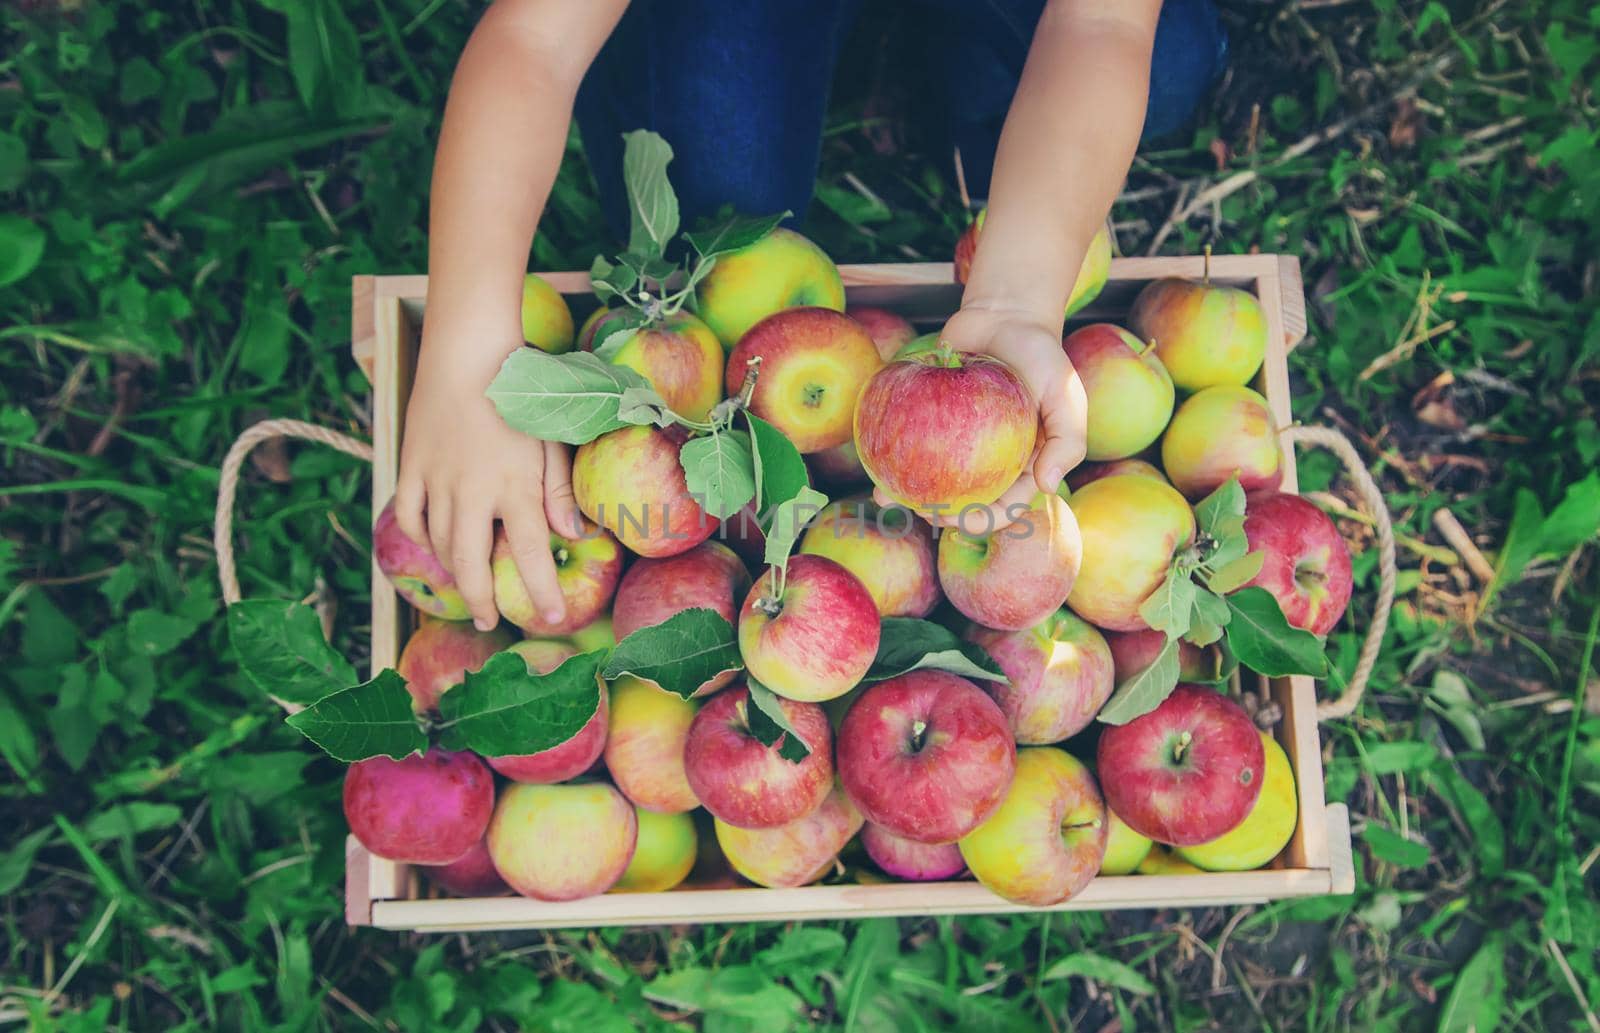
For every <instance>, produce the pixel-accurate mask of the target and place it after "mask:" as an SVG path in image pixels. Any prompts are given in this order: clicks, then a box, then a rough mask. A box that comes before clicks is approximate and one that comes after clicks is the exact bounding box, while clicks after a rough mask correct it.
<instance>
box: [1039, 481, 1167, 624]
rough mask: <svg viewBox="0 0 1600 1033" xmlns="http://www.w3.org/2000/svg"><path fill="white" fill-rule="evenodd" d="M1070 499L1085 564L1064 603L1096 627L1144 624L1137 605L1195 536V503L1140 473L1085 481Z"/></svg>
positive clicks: (1161, 580)
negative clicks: (1193, 504)
mask: <svg viewBox="0 0 1600 1033" xmlns="http://www.w3.org/2000/svg"><path fill="white" fill-rule="evenodd" d="M1067 505H1069V506H1070V507H1072V512H1073V515H1074V516H1076V517H1077V519H1078V531H1079V533H1080V535H1081V536H1082V538H1083V564H1082V566H1081V567H1080V568H1079V569H1078V579H1077V581H1075V582H1073V585H1072V592H1071V594H1069V595H1068V596H1067V605H1068V606H1070V607H1072V610H1073V612H1074V613H1076V614H1077V615H1078V616H1080V617H1082V618H1083V619H1084V620H1086V621H1088V622H1089V623H1090V624H1093V625H1095V626H1097V627H1100V628H1106V629H1109V630H1112V631H1133V630H1137V629H1141V628H1148V627H1149V624H1147V623H1145V620H1144V618H1143V617H1140V616H1139V607H1140V606H1141V605H1143V603H1144V601H1145V600H1146V599H1148V598H1149V597H1150V594H1151V593H1152V592H1154V591H1155V590H1156V589H1157V588H1160V587H1161V584H1162V582H1163V581H1165V580H1166V577H1167V571H1168V570H1169V569H1171V567H1172V560H1173V557H1174V556H1175V555H1176V554H1177V553H1178V551H1179V550H1181V549H1184V548H1187V547H1188V546H1189V543H1190V542H1191V541H1193V539H1194V532H1195V522H1194V510H1192V509H1190V508H1189V503H1188V502H1186V501H1185V500H1184V498H1183V496H1182V495H1179V494H1178V492H1177V491H1176V490H1175V489H1173V488H1172V487H1170V486H1168V485H1166V484H1163V483H1162V482H1160V481H1157V480H1154V479H1153V478H1150V477H1145V476H1142V475H1139V474H1121V475H1118V476H1115V477H1104V478H1101V479H1100V480H1098V481H1093V482H1091V483H1089V484H1086V485H1084V486H1083V487H1082V488H1080V489H1078V490H1077V491H1075V492H1073V493H1072V498H1071V499H1070V500H1068V502H1067Z"/></svg>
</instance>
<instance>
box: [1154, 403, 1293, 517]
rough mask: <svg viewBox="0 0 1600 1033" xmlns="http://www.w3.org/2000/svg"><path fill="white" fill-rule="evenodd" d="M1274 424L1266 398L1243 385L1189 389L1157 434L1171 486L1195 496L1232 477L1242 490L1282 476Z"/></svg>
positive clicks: (1274, 481) (1261, 486) (1264, 485)
mask: <svg viewBox="0 0 1600 1033" xmlns="http://www.w3.org/2000/svg"><path fill="white" fill-rule="evenodd" d="M1282 463H1283V453H1282V446H1281V445H1280V444H1279V443H1278V425H1277V421H1276V420H1274V419H1273V417H1272V410H1271V409H1270V408H1269V407H1268V406H1267V400H1266V399H1265V398H1263V397H1261V396H1260V395H1259V394H1257V393H1256V392H1255V391H1252V390H1251V389H1250V388H1248V387H1233V386H1224V387H1208V388H1203V389H1202V390H1200V391H1197V392H1195V393H1194V394H1192V395H1190V396H1189V397H1188V398H1187V399H1186V400H1185V401H1184V403H1183V404H1182V405H1180V406H1178V411H1177V412H1175V413H1173V414H1172V422H1171V423H1170V424H1168V425H1167V432H1166V434H1164V435H1163V436H1162V438H1161V465H1162V466H1163V467H1164V468H1165V469H1166V471H1167V476H1168V477H1169V478H1171V480H1172V485H1173V487H1175V488H1177V489H1178V490H1179V491H1181V492H1183V494H1184V495H1185V496H1187V497H1188V498H1190V499H1193V500H1195V501H1199V500H1200V499H1203V498H1205V497H1206V496H1207V495H1209V494H1211V493H1212V492H1213V491H1215V490H1216V489H1218V488H1220V487H1222V486H1223V485H1224V484H1226V483H1228V480H1229V479H1230V478H1233V477H1237V478H1239V484H1240V486H1241V487H1243V488H1244V490H1245V491H1247V492H1251V491H1261V490H1266V489H1272V488H1276V487H1277V486H1278V483H1279V482H1280V481H1281V480H1283V469H1282Z"/></svg>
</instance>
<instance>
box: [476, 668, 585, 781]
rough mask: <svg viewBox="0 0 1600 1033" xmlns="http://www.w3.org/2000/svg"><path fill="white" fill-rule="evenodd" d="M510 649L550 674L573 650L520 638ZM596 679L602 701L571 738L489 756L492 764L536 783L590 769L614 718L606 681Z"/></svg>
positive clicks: (510, 775) (538, 670) (513, 777)
mask: <svg viewBox="0 0 1600 1033" xmlns="http://www.w3.org/2000/svg"><path fill="white" fill-rule="evenodd" d="M511 651H512V652H514V653H520V654H521V655H522V658H523V660H524V661H525V662H526V663H527V665H528V670H530V671H533V672H534V673H536V674H549V673H550V672H551V671H553V670H555V669H556V668H557V667H559V666H561V663H562V661H564V660H565V659H566V658H567V657H568V656H571V655H573V652H574V651H573V649H572V647H570V646H568V645H566V644H565V643H561V642H541V641H538V640H536V639H529V640H527V641H525V642H518V643H517V644H516V645H514V646H512V647H511ZM562 653H565V656H563V655H562ZM552 661H554V662H552ZM595 680H596V681H598V682H599V683H600V705H599V706H597V707H596V708H595V711H594V716H593V717H591V718H589V720H588V721H587V722H586V723H585V724H584V726H583V727H582V728H580V729H578V731H577V733H576V734H575V735H573V736H572V738H570V739H568V740H566V741H565V742H561V743H557V744H556V745H554V746H551V747H549V748H548V749H544V750H540V751H539V752H538V753H521V754H514V755H511V756H505V757H489V758H488V761H489V766H490V767H491V768H494V769H495V770H496V771H498V772H500V774H502V775H504V776H505V777H507V778H509V779H511V780H512V781H514V782H528V783H533V784H548V783H552V782H565V781H567V780H568V779H569V778H577V777H578V776H579V775H581V774H583V773H584V772H585V771H588V770H589V768H590V767H592V766H593V765H594V762H595V761H597V760H599V759H600V753H601V751H602V750H604V749H605V747H606V726H607V725H608V724H609V723H610V720H611V711H610V705H609V703H610V701H609V699H608V697H609V693H608V692H607V690H606V683H605V682H604V681H603V680H601V679H600V678H599V677H598V676H596V678H595Z"/></svg>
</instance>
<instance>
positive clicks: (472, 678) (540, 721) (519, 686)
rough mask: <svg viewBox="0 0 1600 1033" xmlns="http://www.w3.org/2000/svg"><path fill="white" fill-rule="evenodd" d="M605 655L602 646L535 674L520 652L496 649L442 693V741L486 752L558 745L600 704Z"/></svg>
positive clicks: (513, 752)
mask: <svg viewBox="0 0 1600 1033" xmlns="http://www.w3.org/2000/svg"><path fill="white" fill-rule="evenodd" d="M604 659H605V651H604V650H597V651H595V652H593V653H580V654H579V655H577V656H571V657H568V658H567V659H566V660H564V661H562V663H561V666H560V667H557V668H556V669H555V670H553V671H551V672H550V673H549V674H536V673H534V672H533V671H531V670H529V668H528V664H527V661H525V660H524V659H523V658H522V657H521V656H520V655H519V654H517V653H512V652H510V651H507V652H502V653H496V654H495V655H494V656H491V657H490V658H489V660H488V662H487V663H485V664H484V665H483V666H482V667H481V668H479V669H478V670H477V671H476V672H468V673H467V675H466V676H465V677H464V678H463V679H462V681H461V684H460V685H458V686H456V687H455V688H453V689H451V690H450V691H449V692H447V693H445V694H444V695H443V696H440V697H439V716H440V718H441V726H442V727H443V728H444V729H446V736H447V737H446V739H445V740H444V745H445V746H446V747H447V748H450V749H468V750H471V751H473V752H474V753H477V754H479V755H480V756H484V757H506V756H519V755H522V754H527V753H539V752H540V751H542V750H548V749H549V748H550V747H552V746H559V745H560V744H561V743H564V742H566V741H567V740H568V739H570V738H572V737H573V736H574V735H577V734H578V732H580V731H582V729H583V726H584V725H586V724H588V723H589V719H590V718H592V717H594V714H595V711H596V710H597V709H599V706H600V677H599V676H600V664H601V662H602V661H603V660H604Z"/></svg>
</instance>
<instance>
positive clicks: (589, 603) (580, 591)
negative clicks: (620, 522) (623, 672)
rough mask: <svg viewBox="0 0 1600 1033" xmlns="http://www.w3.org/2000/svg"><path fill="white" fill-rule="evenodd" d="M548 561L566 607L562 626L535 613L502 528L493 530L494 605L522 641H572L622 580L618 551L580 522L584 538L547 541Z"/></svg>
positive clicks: (603, 534) (612, 541) (605, 534)
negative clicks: (539, 637)
mask: <svg viewBox="0 0 1600 1033" xmlns="http://www.w3.org/2000/svg"><path fill="white" fill-rule="evenodd" d="M550 558H551V559H552V560H553V561H554V562H555V568H556V586H557V587H558V588H560V589H561V601H562V603H563V604H564V606H565V611H564V612H563V613H562V616H561V619H560V620H551V619H550V618H549V615H548V614H545V613H541V612H539V609H538V607H536V606H534V605H533V597H532V596H530V595H529V594H528V585H527V583H526V582H525V581H523V580H522V570H521V568H519V567H518V566H517V558H516V554H515V552H514V550H513V549H512V546H511V539H509V538H507V537H506V530H505V528H504V527H503V526H500V525H498V524H497V525H496V526H495V530H494V551H493V552H492V553H491V554H490V559H489V569H490V572H491V573H492V574H493V575H494V605H495V608H496V609H498V610H499V611H500V616H502V617H504V618H505V619H506V620H508V621H510V622H511V623H512V624H515V625H516V626H517V627H519V628H521V629H522V632H523V634H525V635H544V636H553V635H570V634H572V633H573V632H575V631H577V630H578V629H579V628H583V627H587V626H588V625H589V624H592V623H593V622H594V621H595V619H596V618H598V617H599V616H600V615H601V614H603V613H605V611H606V607H607V606H608V605H609V604H610V603H611V595H612V593H613V592H615V591H616V590H617V581H618V579H620V578H621V577H622V546H620V545H618V544H617V540H616V538H614V537H612V535H611V532H610V531H607V530H606V529H605V528H603V527H597V526H595V525H594V524H591V523H588V522H587V521H585V522H584V526H583V534H582V535H581V536H580V537H578V538H574V539H570V540H569V539H566V538H563V537H561V536H560V535H558V534H555V533H551V535H550Z"/></svg>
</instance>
